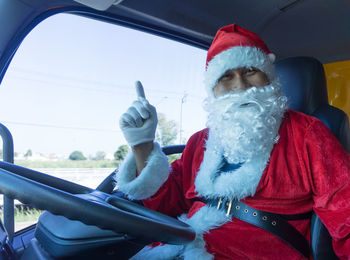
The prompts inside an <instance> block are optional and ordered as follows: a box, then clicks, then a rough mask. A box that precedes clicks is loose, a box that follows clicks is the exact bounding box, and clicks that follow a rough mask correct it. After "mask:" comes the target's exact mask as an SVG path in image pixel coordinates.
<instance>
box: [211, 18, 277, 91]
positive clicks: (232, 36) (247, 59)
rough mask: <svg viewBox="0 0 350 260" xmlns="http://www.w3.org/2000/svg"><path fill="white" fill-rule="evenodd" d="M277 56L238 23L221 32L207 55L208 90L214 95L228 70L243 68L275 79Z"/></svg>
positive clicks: (217, 34) (220, 30)
mask: <svg viewBox="0 0 350 260" xmlns="http://www.w3.org/2000/svg"><path fill="white" fill-rule="evenodd" d="M274 61H275V55H274V54H273V53H271V52H270V50H269V49H268V47H267V46H266V44H265V43H264V42H263V40H262V39H261V38H260V37H259V36H258V35H256V34H255V33H253V32H251V31H248V30H247V29H244V28H242V27H239V26H238V25H237V24H231V25H227V26H225V27H222V28H221V29H219V31H218V32H217V33H216V35H215V38H214V40H213V42H212V44H211V46H210V48H209V50H208V53H207V62H206V71H205V74H204V78H205V81H204V82H205V87H206V90H207V92H208V94H209V95H210V96H212V95H213V87H214V86H215V85H216V83H217V81H218V79H219V78H220V77H221V76H222V75H223V74H224V73H225V72H226V71H227V70H231V69H237V68H242V67H248V68H250V67H255V68H257V69H260V70H261V71H263V72H264V73H266V75H267V76H268V78H269V79H270V81H271V80H272V79H273V78H274V70H273V62H274Z"/></svg>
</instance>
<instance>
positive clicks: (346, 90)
mask: <svg viewBox="0 0 350 260" xmlns="http://www.w3.org/2000/svg"><path fill="white" fill-rule="evenodd" d="M324 69H325V72H326V78H327V88H328V100H329V104H331V105H332V106H335V107H337V108H340V109H341V110H343V111H344V112H345V113H347V115H348V117H349V118H350V60H346V61H338V62H333V63H328V64H324Z"/></svg>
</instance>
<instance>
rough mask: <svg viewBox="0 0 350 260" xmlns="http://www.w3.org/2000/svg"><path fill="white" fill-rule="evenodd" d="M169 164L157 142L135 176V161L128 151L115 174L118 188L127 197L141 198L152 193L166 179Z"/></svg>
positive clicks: (147, 196)
mask: <svg viewBox="0 0 350 260" xmlns="http://www.w3.org/2000/svg"><path fill="white" fill-rule="evenodd" d="M169 173H170V165H169V162H168V158H167V157H166V155H165V154H164V153H163V152H162V149H161V148H160V146H159V144H158V143H154V148H153V151H152V152H151V154H150V155H149V157H148V158H147V161H146V167H145V168H144V169H143V170H142V171H141V174H140V175H139V176H138V177H136V162H135V158H134V155H133V153H132V152H131V151H129V152H128V155H127V156H126V158H125V160H124V162H123V163H122V165H121V166H120V170H119V172H118V173H117V175H116V177H115V178H116V181H117V186H118V190H120V191H121V192H123V193H125V194H126V195H127V196H128V198H130V199H136V200H142V199H147V198H149V197H151V196H152V195H154V194H155V193H156V192H157V191H158V190H159V188H160V187H161V186H162V185H163V183H164V182H165V181H166V180H167V179H168V176H169Z"/></svg>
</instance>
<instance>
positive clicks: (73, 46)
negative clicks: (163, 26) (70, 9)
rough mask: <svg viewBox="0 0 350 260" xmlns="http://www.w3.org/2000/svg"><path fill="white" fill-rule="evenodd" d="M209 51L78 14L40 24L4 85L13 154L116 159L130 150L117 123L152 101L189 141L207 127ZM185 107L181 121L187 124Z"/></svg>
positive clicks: (1, 117)
mask: <svg viewBox="0 0 350 260" xmlns="http://www.w3.org/2000/svg"><path fill="white" fill-rule="evenodd" d="M205 59H206V52H205V51H203V50H200V49H197V48H194V47H191V46H188V45H185V44H182V43H178V42H174V41H171V40H167V39H164V38H160V37H157V36H154V35H150V34H146V33H142V32H139V31H135V30H131V29H128V28H123V27H120V26H116V25H112V24H108V23H103V22H99V21H96V20H92V19H88V18H84V17H80V16H76V15H72V14H58V15H54V16H52V17H50V18H48V19H47V20H45V21H43V22H41V23H40V24H39V25H38V26H37V27H36V28H34V29H33V31H32V32H30V33H29V34H28V36H27V37H26V38H25V39H24V41H23V43H22V44H21V46H20V48H19V49H18V51H17V53H16V54H15V56H14V58H13V60H12V62H11V64H10V66H9V68H8V71H7V73H6V74H5V77H4V79H3V81H2V83H1V85H0V97H1V102H2V108H1V109H0V122H1V123H2V124H4V125H6V126H7V128H8V129H9V130H10V131H11V133H12V135H13V139H14V146H15V152H18V153H20V152H26V151H27V150H28V149H31V150H32V151H34V152H40V153H45V154H61V155H63V154H64V155H67V154H69V153H71V152H72V151H74V150H79V151H82V152H83V153H84V154H85V155H93V154H95V153H96V152H97V151H104V152H106V153H113V152H115V151H116V150H117V148H118V147H119V146H120V145H122V144H126V141H125V139H124V138H123V135H122V133H121V131H120V129H119V126H118V121H119V117H120V116H121V114H122V113H124V112H125V111H126V110H127V108H128V107H129V106H130V104H131V103H132V102H133V100H135V99H136V93H135V89H134V82H135V81H136V80H140V81H141V82H142V84H143V86H144V88H145V93H146V97H147V99H148V100H149V102H150V103H151V104H153V105H154V106H155V107H156V108H157V112H159V113H163V114H165V116H166V118H167V119H168V120H174V121H176V122H177V124H178V125H180V119H181V118H182V124H181V125H182V131H183V132H182V133H183V134H182V135H183V137H184V139H188V138H189V137H190V136H191V135H192V134H193V133H195V132H196V131H198V130H200V129H202V128H203V127H205V119H206V115H205V113H204V111H203V109H202V101H203V99H204V98H205V96H206V93H205V90H204V86H203V71H204V67H205ZM181 107H182V117H181Z"/></svg>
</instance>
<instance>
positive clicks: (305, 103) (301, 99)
mask: <svg viewBox="0 0 350 260" xmlns="http://www.w3.org/2000/svg"><path fill="white" fill-rule="evenodd" d="M275 73H276V76H277V77H278V78H279V80H280V82H281V88H282V91H283V93H284V94H285V95H286V96H287V98H288V101H289V108H291V109H293V110H297V111H300V112H303V113H305V114H309V115H311V114H312V113H313V112H315V110H316V109H317V108H318V107H320V106H322V105H326V104H328V95H327V83H326V77H325V73H324V69H323V65H322V63H321V62H319V61H318V60H316V59H315V58H312V57H293V58H287V59H284V60H281V61H278V62H276V63H275Z"/></svg>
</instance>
